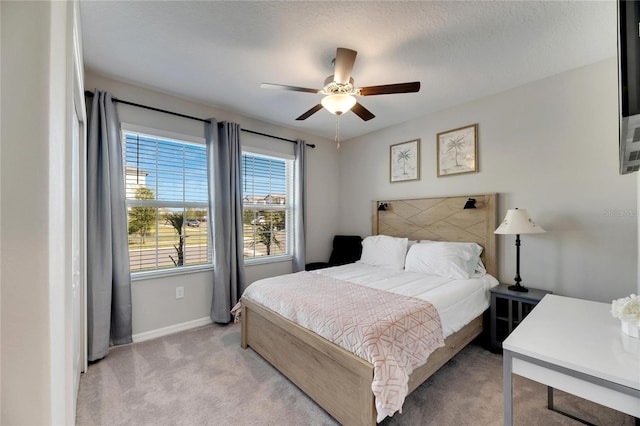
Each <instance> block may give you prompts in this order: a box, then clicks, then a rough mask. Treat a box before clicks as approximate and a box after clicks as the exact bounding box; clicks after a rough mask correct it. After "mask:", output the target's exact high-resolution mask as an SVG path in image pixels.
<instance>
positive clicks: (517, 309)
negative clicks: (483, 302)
mask: <svg viewBox="0 0 640 426" xmlns="http://www.w3.org/2000/svg"><path fill="white" fill-rule="evenodd" d="M508 287H509V284H500V285H499V286H497V287H494V288H492V289H491V325H490V327H491V342H490V344H491V349H492V350H493V351H495V352H498V351H500V350H502V341H503V340H504V339H506V338H507V336H508V335H509V333H511V331H513V329H514V328H516V327H517V325H518V324H520V321H522V319H523V318H524V317H526V316H527V315H528V314H529V312H531V310H533V308H534V307H535V306H536V305H537V304H538V302H540V301H541V300H542V298H543V297H544V296H545V295H546V294H549V293H551V292H550V291H547V290H538V289H536V288H531V287H527V288H528V289H529V291H528V292H526V293H521V292H517V291H512V290H509V288H508Z"/></svg>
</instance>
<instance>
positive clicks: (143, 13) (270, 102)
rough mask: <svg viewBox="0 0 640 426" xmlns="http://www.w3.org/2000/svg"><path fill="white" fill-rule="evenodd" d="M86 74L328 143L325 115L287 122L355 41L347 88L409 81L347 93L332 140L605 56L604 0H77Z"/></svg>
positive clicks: (609, 6) (608, 52)
mask: <svg viewBox="0 0 640 426" xmlns="http://www.w3.org/2000/svg"><path fill="white" fill-rule="evenodd" d="M81 18H82V36H83V43H84V59H85V65H86V67H87V69H88V70H90V71H94V72H97V73H100V74H103V75H106V76H109V77H112V78H115V79H118V80H122V81H126V82H130V83H134V84H137V85H140V86H144V87H148V88H153V89H156V90H159V91H162V92H166V93H169V94H174V95H178V96H181V97H184V98H187V99H192V100H195V101H198V102H202V103H205V104H209V105H213V106H217V107H220V108H223V109H225V110H229V111H234V112H239V113H242V114H243V115H247V116H251V117H255V118H259V119H262V120H265V121H268V122H273V123H278V124H281V125H283V126H287V127H292V128H297V129H300V130H301V131H304V132H306V133H310V134H316V135H320V136H324V137H327V138H329V139H333V137H334V134H335V122H336V116H333V115H331V114H330V113H329V112H327V111H326V110H321V111H319V112H317V113H316V114H314V115H313V116H311V117H310V118H308V119H307V120H306V121H295V118H296V117H297V116H299V115H300V114H302V113H303V112H305V111H306V110H308V109H309V108H311V107H312V106H313V105H315V104H317V103H319V101H320V99H321V95H316V94H309V93H300V92H288V91H274V90H265V89H261V88H260V83H262V82H269V83H279V84H288V85H294V86H302V87H310V88H318V89H320V88H321V87H322V85H323V81H324V79H325V78H326V77H327V76H328V75H330V74H332V65H331V60H332V59H333V57H334V56H335V51H336V48H337V47H346V48H350V49H354V50H357V51H358V56H357V59H356V63H355V67H354V69H353V73H352V76H353V78H354V80H355V85H356V86H357V87H360V86H373V85H380V84H390V83H402V82H408V81H416V80H417V81H421V83H422V88H421V90H420V92H419V93H411V94H395V95H381V96H368V97H361V98H359V99H358V101H359V102H360V103H361V104H362V105H363V106H365V107H366V108H368V109H369V110H370V111H371V112H373V113H374V114H375V115H376V118H374V119H373V120H370V121H368V122H363V121H362V120H360V119H359V118H358V117H357V116H356V115H355V114H353V113H348V114H345V115H344V116H342V117H341V118H340V135H341V139H343V140H346V139H349V138H352V137H356V136H359V135H363V134H366V133H369V132H372V131H375V130H378V129H381V128H384V127H388V126H391V125H394V124H398V123H402V122H404V121H407V120H410V119H412V118H415V117H420V116H424V115H426V114H429V113H432V112H435V111H439V110H442V109H445V108H448V107H451V106H454V105H458V104H461V103H464V102H467V101H470V100H473V99H477V98H479V97H482V96H486V95H490V94H493V93H497V92H500V91H503V90H506V89H509V88H512V87H516V86H519V85H522V84H524V83H527V82H530V81H534V80H538V79H541V78H544V77H547V76H550V75H553V74H557V73H559V72H563V71H566V70H569V69H573V68H577V67H580V66H583V65H587V64H591V63H594V62H597V61H599V60H602V59H605V58H609V57H613V56H615V55H616V3H615V2H614V1H606V2H597V1H589V2H583V1H572V2H562V1H553V2H550V1H549V2H547V1H545V2H537V1H524V2H515V1H514V2H493V1H474V2H449V1H447V2H440V1H434V2H426V1H423V2H402V1H400V2H398V1H394V2H368V1H365V2H351V1H343V2H324V1H313V2H311V1H300V2H272V1H259V2H245V1H242V2H237V1H211V2H207V1H179V2H172V1H126V2H121V1H106V2H103V1H82V2H81Z"/></svg>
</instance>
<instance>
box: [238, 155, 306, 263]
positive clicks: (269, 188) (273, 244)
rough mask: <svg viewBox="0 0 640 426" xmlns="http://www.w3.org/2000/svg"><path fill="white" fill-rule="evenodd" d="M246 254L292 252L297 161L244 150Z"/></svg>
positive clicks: (284, 253)
mask: <svg viewBox="0 0 640 426" xmlns="http://www.w3.org/2000/svg"><path fill="white" fill-rule="evenodd" d="M242 179H243V218H244V219H243V223H244V257H245V259H257V258H268V257H277V256H285V255H291V254H292V241H293V227H292V223H293V221H292V219H293V202H292V201H293V200H292V193H293V190H292V185H293V161H292V160H290V159H285V158H278V157H275V156H266V155H261V154H255V153H251V152H244V153H243V154H242Z"/></svg>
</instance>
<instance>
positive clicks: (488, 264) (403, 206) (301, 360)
mask: <svg viewBox="0 0 640 426" xmlns="http://www.w3.org/2000/svg"><path fill="white" fill-rule="evenodd" d="M468 198H474V199H476V208H475V209H463V206H464V205H465V202H466V201H467V199H468ZM496 199H497V195H496V194H480V195H465V196H456V197H439V198H422V199H411V200H392V201H389V200H385V202H386V203H387V206H388V208H387V210H386V211H379V210H378V208H377V207H378V204H379V201H374V202H372V235H387V236H391V237H406V238H408V239H410V240H416V241H421V240H430V241H452V242H475V243H477V244H479V245H480V246H482V248H483V252H482V261H483V264H484V266H485V268H486V271H487V273H488V274H490V275H493V276H495V275H496V270H497V262H496V246H495V236H494V234H493V231H494V230H495V228H496V217H497V215H496ZM354 268H355V269H354ZM358 268H360V269H358ZM368 268H370V265H367V264H356V265H354V266H351V267H347V268H343V267H338V268H330V269H327V270H325V271H320V272H318V273H319V274H324V275H329V276H332V275H333V276H334V277H335V278H338V279H340V274H345V273H346V274H347V275H348V274H352V276H351V277H350V278H349V277H348V278H347V279H348V280H349V281H352V282H355V281H357V279H356V278H355V277H354V276H353V274H356V275H361V276H366V275H367V273H371V271H368V272H367V271H366V270H367V269H368ZM342 279H344V276H343V278H342ZM379 282H384V278H383V279H381V281H379ZM381 285H382V286H383V287H384V285H386V284H381ZM241 301H242V313H241V316H242V343H241V344H242V347H243V348H247V347H248V346H251V347H252V348H253V349H254V350H255V351H256V352H257V353H259V354H260V355H261V356H262V357H263V358H265V359H266V360H267V361H268V362H270V363H271V364H272V365H273V366H274V367H276V368H277V369H278V370H279V371H280V372H281V373H282V374H284V375H285V376H286V377H287V378H289V379H290V380H291V381H292V382H293V383H295V384H296V385H297V386H298V387H299V388H300V389H301V390H302V391H303V392H305V393H306V394H307V395H308V396H309V397H311V398H312V399H313V400H314V401H315V402H316V403H318V404H319V405H320V406H321V407H323V408H324V409H325V410H326V411H327V412H328V413H329V414H331V415H332V416H333V417H334V418H335V419H336V420H338V421H339V422H340V423H342V424H345V425H373V424H375V423H376V421H377V417H378V416H377V411H376V408H375V398H374V394H373V392H372V382H373V380H374V366H373V365H372V364H371V363H369V362H367V361H365V360H364V359H362V358H359V357H358V356H356V355H354V354H353V353H351V352H349V351H347V350H345V349H343V348H342V347H340V346H338V345H336V344H333V343H331V342H330V341H328V340H326V339H325V338H323V337H321V336H319V335H318V334H316V333H314V332H312V331H310V330H308V329H307V328H305V327H302V326H300V325H298V324H296V323H295V322H293V321H291V320H289V319H287V318H286V317H285V316H283V315H280V314H278V313H276V312H275V311H274V310H272V309H270V308H267V307H266V306H264V305H263V304H261V303H258V302H256V301H254V300H251V299H250V298H247V297H243V298H242V299H241ZM434 305H435V304H434ZM482 316H483V315H482V313H478V315H475V316H474V317H473V318H471V319H470V320H468V319H466V320H464V322H465V323H464V324H458V325H456V326H449V325H446V326H445V324H443V332H444V333H445V335H446V339H445V340H444V346H443V347H441V348H439V349H437V350H435V351H434V352H433V353H431V355H430V356H429V357H428V360H427V362H426V363H425V364H424V365H421V366H419V367H417V368H415V369H414V370H413V372H412V373H411V375H410V376H409V383H408V392H411V391H413V390H414V389H415V388H417V387H418V386H419V385H420V384H422V383H423V382H424V381H425V380H426V379H427V378H428V377H429V376H431V375H432V374H433V373H434V372H435V371H437V370H438V369H439V368H440V367H441V366H442V365H444V364H445V363H446V362H447V361H448V360H449V359H451V358H452V357H453V356H454V355H455V354H456V353H458V352H459V351H460V350H461V349H462V348H463V347H464V346H466V345H467V344H468V343H469V342H471V341H472V340H473V339H474V338H475V337H477V336H478V335H479V334H480V333H481V332H482V326H483V320H482ZM447 327H449V328H450V330H448V331H447Z"/></svg>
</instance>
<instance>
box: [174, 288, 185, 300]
mask: <svg viewBox="0 0 640 426" xmlns="http://www.w3.org/2000/svg"><path fill="white" fill-rule="evenodd" d="M183 297H184V287H176V299H182V298H183Z"/></svg>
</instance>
